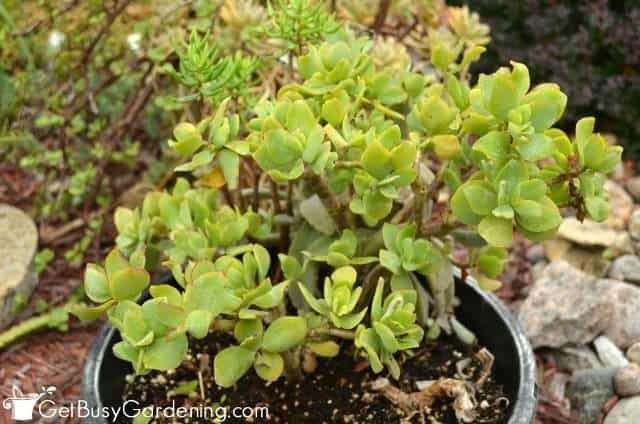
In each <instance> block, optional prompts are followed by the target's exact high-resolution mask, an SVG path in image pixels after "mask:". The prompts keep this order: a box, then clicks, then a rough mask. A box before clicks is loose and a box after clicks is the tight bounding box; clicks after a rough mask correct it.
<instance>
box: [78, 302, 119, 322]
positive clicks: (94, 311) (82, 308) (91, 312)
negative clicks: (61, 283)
mask: <svg viewBox="0 0 640 424" xmlns="http://www.w3.org/2000/svg"><path fill="white" fill-rule="evenodd" d="M115 304H116V301H115V300H109V301H108V302H105V303H103V304H102V305H97V306H86V305H82V304H75V305H73V306H71V309H70V311H69V312H71V313H72V314H73V315H75V316H77V317H78V319H79V320H81V321H83V322H89V321H94V320H96V319H98V318H100V317H101V316H102V315H104V313H105V312H107V311H108V310H109V309H111V307H113V306H115Z"/></svg>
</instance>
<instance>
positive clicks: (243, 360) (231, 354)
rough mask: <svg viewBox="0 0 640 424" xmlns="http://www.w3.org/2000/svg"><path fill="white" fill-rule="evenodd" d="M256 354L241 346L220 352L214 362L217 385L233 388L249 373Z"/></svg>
mask: <svg viewBox="0 0 640 424" xmlns="http://www.w3.org/2000/svg"><path fill="white" fill-rule="evenodd" d="M254 357H255V352H254V351H252V350H247V349H244V348H242V347H240V346H231V347H228V348H226V349H224V350H222V351H220V352H219V353H218V354H217V355H216V357H215V359H214V360H213V372H214V378H215V380H216V384H218V385H219V386H221V387H231V386H233V385H234V384H235V383H236V381H238V380H239V379H240V378H241V377H242V376H243V375H245V374H246V373H247V371H249V369H250V368H251V365H253V360H254Z"/></svg>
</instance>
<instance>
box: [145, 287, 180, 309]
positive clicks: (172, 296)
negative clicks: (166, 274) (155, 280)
mask: <svg viewBox="0 0 640 424" xmlns="http://www.w3.org/2000/svg"><path fill="white" fill-rule="evenodd" d="M149 293H151V296H152V297H154V298H160V297H164V298H166V299H167V301H168V302H169V303H171V304H172V305H176V306H181V305H182V295H181V294H180V292H179V291H178V289H176V288H175V287H172V286H170V285H168V284H158V285H152V286H151V287H149Z"/></svg>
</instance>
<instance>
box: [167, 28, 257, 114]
mask: <svg viewBox="0 0 640 424" xmlns="http://www.w3.org/2000/svg"><path fill="white" fill-rule="evenodd" d="M177 53H178V56H179V57H180V65H179V67H178V69H177V70H176V69H175V68H174V67H173V65H172V64H171V63H167V64H166V65H165V66H164V67H163V70H164V71H165V72H166V73H167V74H169V75H171V76H172V77H173V78H174V79H175V80H176V81H177V82H179V83H180V84H182V85H184V86H185V87H187V88H189V89H191V90H194V92H193V93H192V94H190V95H187V96H183V97H181V98H179V100H180V101H183V102H189V101H192V100H196V99H209V100H212V101H214V102H218V101H220V100H222V99H223V98H224V97H226V96H228V95H231V94H233V95H236V96H243V95H246V92H247V88H248V86H249V85H250V80H251V78H252V76H253V74H254V72H255V70H256V69H257V67H258V61H257V59H255V58H252V57H245V56H243V55H242V54H241V53H239V52H238V53H237V54H236V55H235V56H225V57H219V51H218V49H217V48H216V47H213V46H211V45H210V44H209V33H206V34H204V35H200V34H198V32H197V31H196V30H195V29H193V30H192V31H191V34H190V35H189V39H188V41H187V42H185V43H184V46H183V48H182V49H181V50H178V52H177Z"/></svg>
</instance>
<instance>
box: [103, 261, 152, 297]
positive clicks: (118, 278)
mask: <svg viewBox="0 0 640 424" xmlns="http://www.w3.org/2000/svg"><path fill="white" fill-rule="evenodd" d="M149 281H150V277H149V273H148V272H147V271H145V270H144V269H136V268H130V267H129V268H124V269H120V270H119V271H117V272H116V273H115V274H113V275H112V276H111V278H110V279H109V291H110V292H111V296H112V297H113V298H114V299H115V300H127V299H128V300H135V299H137V298H138V297H139V296H140V294H142V291H143V290H144V289H146V288H147V286H149Z"/></svg>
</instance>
